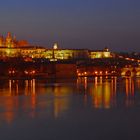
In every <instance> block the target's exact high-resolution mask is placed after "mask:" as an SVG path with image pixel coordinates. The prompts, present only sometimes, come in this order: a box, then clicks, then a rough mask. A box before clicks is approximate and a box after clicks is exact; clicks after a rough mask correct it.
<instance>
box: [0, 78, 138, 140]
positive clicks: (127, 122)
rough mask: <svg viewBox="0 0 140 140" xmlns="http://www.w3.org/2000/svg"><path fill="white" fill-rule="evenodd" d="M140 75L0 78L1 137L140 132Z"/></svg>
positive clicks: (77, 139) (134, 135) (62, 138)
mask: <svg viewBox="0 0 140 140" xmlns="http://www.w3.org/2000/svg"><path fill="white" fill-rule="evenodd" d="M139 135H140V78H129V77H126V78H117V77H110V78H108V77H104V78H103V77H94V78H87V77H83V78H78V79H69V80H66V79H60V80H35V79H33V80H5V81H0V139H1V140H28V139H29V140H31V139H32V140H47V139H48V140H55V139H57V140H90V139H91V140H105V139H107V140H108V139H110V140H118V139H119V140H120V139H123V140H125V139H128V140H132V139H139V138H140V136H139Z"/></svg>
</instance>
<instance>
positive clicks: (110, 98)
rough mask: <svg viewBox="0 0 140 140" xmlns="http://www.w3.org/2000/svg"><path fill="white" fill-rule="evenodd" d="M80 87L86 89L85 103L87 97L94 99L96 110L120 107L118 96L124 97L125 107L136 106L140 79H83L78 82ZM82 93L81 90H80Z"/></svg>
mask: <svg viewBox="0 0 140 140" xmlns="http://www.w3.org/2000/svg"><path fill="white" fill-rule="evenodd" d="M77 84H78V86H77V87H78V90H79V89H80V88H79V87H81V89H82V87H84V93H85V94H86V96H84V101H85V102H87V99H86V98H87V95H89V96H91V98H92V105H93V107H94V108H105V109H109V108H111V107H116V106H118V105H119V104H120V103H119V100H118V96H121V97H122V100H124V104H125V106H132V105H134V96H135V88H137V90H139V89H140V79H133V78H130V77H126V78H117V77H95V78H94V79H90V78H89V79H87V77H86V78H85V77H82V78H79V79H78V80H77ZM79 92H81V90H79Z"/></svg>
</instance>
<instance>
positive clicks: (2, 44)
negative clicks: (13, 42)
mask: <svg viewBox="0 0 140 140" xmlns="http://www.w3.org/2000/svg"><path fill="white" fill-rule="evenodd" d="M4 45H5V44H4V38H3V36H1V37H0V47H3V46H4Z"/></svg>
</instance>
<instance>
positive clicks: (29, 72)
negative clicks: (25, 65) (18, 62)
mask: <svg viewBox="0 0 140 140" xmlns="http://www.w3.org/2000/svg"><path fill="white" fill-rule="evenodd" d="M15 73H16V71H15V70H9V74H15ZM24 73H25V74H26V75H28V74H35V73H36V71H35V70H32V71H27V70H25V71H24Z"/></svg>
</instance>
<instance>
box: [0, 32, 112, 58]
mask: <svg viewBox="0 0 140 140" xmlns="http://www.w3.org/2000/svg"><path fill="white" fill-rule="evenodd" d="M18 56H22V57H24V58H25V57H28V58H45V59H48V60H50V61H57V60H67V59H87V58H91V59H94V58H109V57H112V55H111V52H110V51H109V50H108V49H107V48H106V49H104V50H99V51H93V50H89V49H60V48H58V46H57V43H55V44H54V47H53V48H52V49H48V48H45V47H40V46H33V45H29V43H28V42H27V41H25V40H20V41H18V40H16V37H15V36H14V37H13V36H12V35H11V33H10V32H8V34H7V36H6V38H4V37H3V36H1V37H0V58H3V57H18Z"/></svg>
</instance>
